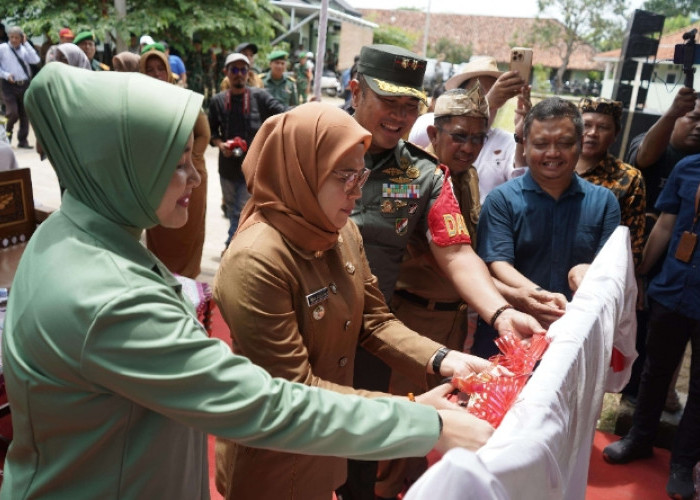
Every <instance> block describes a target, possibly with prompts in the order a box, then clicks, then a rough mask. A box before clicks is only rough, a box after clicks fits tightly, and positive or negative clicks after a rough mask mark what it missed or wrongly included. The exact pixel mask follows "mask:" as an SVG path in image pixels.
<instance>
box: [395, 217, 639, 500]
mask: <svg viewBox="0 0 700 500" xmlns="http://www.w3.org/2000/svg"><path fill="white" fill-rule="evenodd" d="M632 265H633V264H632V253H631V249H630V244H629V229H628V228H626V227H624V226H620V227H618V228H617V229H616V230H615V232H614V233H613V235H612V236H611V237H610V239H609V240H608V242H607V244H606V245H605V247H604V248H603V249H602V250H601V252H600V253H599V255H598V257H597V258H596V260H595V261H594V262H593V264H592V266H591V268H590V269H589V271H588V273H587V274H586V277H585V279H584V281H583V283H582V284H581V287H580V288H579V290H578V292H577V293H576V295H575V296H574V299H573V300H572V302H571V303H570V304H569V307H568V308H567V312H566V314H565V315H564V316H563V317H562V318H560V319H559V320H558V321H557V322H555V323H554V324H553V325H552V326H551V328H550V330H549V332H548V335H549V336H550V338H551V339H552V343H551V345H550V346H549V349H548V350H547V352H546V353H545V355H544V357H543V359H542V361H541V363H540V365H539V367H538V368H537V370H536V371H535V373H534V374H533V376H532V378H531V379H530V381H529V382H528V384H527V385H526V386H525V388H524V389H523V391H522V393H521V394H520V396H519V398H518V400H517V401H516V402H515V404H514V405H513V407H512V408H511V409H510V411H509V412H508V413H507V414H506V416H505V417H504V419H503V421H502V423H501V425H500V426H499V428H498V429H497V430H496V432H495V433H494V434H493V436H492V437H491V439H489V441H488V443H487V444H486V445H485V446H484V447H483V448H481V449H480V450H479V451H478V452H477V453H476V454H473V453H471V452H469V451H466V450H460V452H459V453H456V452H454V453H453V452H450V453H448V454H447V455H445V457H443V459H442V460H441V461H440V462H438V463H437V464H435V465H434V466H433V467H431V468H430V469H429V471H428V472H427V473H426V474H424V475H423V476H422V477H421V478H420V479H419V480H418V481H417V482H416V483H415V484H414V485H413V487H412V488H411V489H410V490H409V491H408V494H407V495H406V497H405V498H406V500H417V499H422V498H440V499H441V500H452V499H454V500H458V499H463V498H471V497H468V496H466V497H465V494H467V493H465V492H471V491H480V492H484V493H482V494H480V495H478V496H475V497H474V498H479V499H501V498H510V499H518V500H543V499H556V500H558V499H567V500H569V499H570V500H574V499H576V500H580V499H583V498H584V497H585V491H586V483H587V476H588V464H589V460H590V454H591V446H592V444H593V434H594V432H595V425H596V421H597V419H598V416H599V414H600V410H601V407H602V403H603V394H604V392H605V390H606V389H607V390H619V389H618V388H620V387H622V385H624V382H626V381H627V379H628V378H629V373H630V369H631V365H632V362H633V361H634V358H635V357H636V352H635V350H634V343H635V335H636V325H635V322H636V319H635V315H634V302H635V301H634V297H635V296H636V283H635V281H634V273H633V272H632ZM613 345H614V346H615V347H616V348H617V349H618V350H619V351H620V352H622V353H623V354H624V355H625V367H624V369H623V370H622V371H621V372H617V373H612V371H611V369H610V367H609V365H610V356H611V352H612V348H613ZM465 469H468V473H465ZM482 469H485V471H484V470H482ZM501 488H502V489H503V490H505V492H506V493H505V495H506V496H505V497H504V496H503V494H502V492H501ZM428 492H429V493H430V496H429V497H428V496H427V495H428Z"/></svg>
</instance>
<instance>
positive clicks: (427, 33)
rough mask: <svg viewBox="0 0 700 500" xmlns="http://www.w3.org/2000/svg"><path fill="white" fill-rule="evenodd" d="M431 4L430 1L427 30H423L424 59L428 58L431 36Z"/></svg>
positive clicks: (426, 15)
mask: <svg viewBox="0 0 700 500" xmlns="http://www.w3.org/2000/svg"><path fill="white" fill-rule="evenodd" d="M430 2H431V0H428V8H427V9H426V11H425V29H424V30H423V57H428V37H429V36H430Z"/></svg>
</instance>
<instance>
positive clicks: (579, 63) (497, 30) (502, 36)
mask: <svg viewBox="0 0 700 500" xmlns="http://www.w3.org/2000/svg"><path fill="white" fill-rule="evenodd" d="M360 12H361V13H362V16H363V18H364V19H366V20H368V21H372V22H375V23H377V24H379V25H380V26H381V25H388V26H397V27H400V28H402V29H404V30H406V31H408V32H411V33H415V34H417V35H418V37H417V41H416V44H415V46H414V47H413V50H414V51H415V52H420V51H421V50H422V46H423V30H424V28H425V13H424V12H421V11H416V10H376V9H361V10H360ZM538 23H552V24H554V25H555V26H559V27H560V28H561V29H562V30H563V29H564V28H563V26H562V25H561V23H559V21H557V20H555V19H539V20H538V19H534V18H521V17H492V16H466V15H459V14H440V13H433V14H431V15H430V37H429V43H430V44H435V43H436V42H437V41H438V40H439V39H440V38H448V39H450V40H453V41H454V42H455V43H459V44H462V45H465V46H466V45H471V47H472V54H473V55H490V56H493V57H495V58H496V60H497V61H498V62H499V63H502V64H503V65H506V64H508V61H509V56H510V48H511V47H514V46H525V47H533V49H534V52H533V64H541V65H543V66H546V67H551V68H556V67H559V66H560V65H561V55H560V53H559V49H558V48H556V47H549V48H544V47H543V46H542V45H541V44H532V43H531V42H530V41H529V40H530V39H531V33H532V32H533V30H537V29H538ZM540 29H541V28H540ZM562 53H563V52H562ZM594 55H595V49H593V47H591V46H590V45H585V44H583V45H580V46H579V47H578V48H577V49H575V50H574V53H573V54H572V55H571V60H570V61H569V65H568V67H569V69H574V70H584V71H588V70H602V69H603V64H602V63H600V62H598V61H595V60H594V59H593V56H594Z"/></svg>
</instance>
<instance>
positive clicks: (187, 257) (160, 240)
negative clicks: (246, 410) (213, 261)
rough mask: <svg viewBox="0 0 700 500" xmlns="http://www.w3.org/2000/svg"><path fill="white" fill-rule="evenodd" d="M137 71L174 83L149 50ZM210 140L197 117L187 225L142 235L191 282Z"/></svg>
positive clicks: (164, 61)
mask: <svg viewBox="0 0 700 500" xmlns="http://www.w3.org/2000/svg"><path fill="white" fill-rule="evenodd" d="M139 69H140V72H141V73H143V74H145V75H148V76H152V77H153V78H157V79H159V80H162V81H164V82H170V83H173V81H174V79H173V74H172V71H171V70H170V65H169V64H168V57H167V56H166V55H165V54H164V53H163V52H160V51H158V50H156V49H152V50H149V51H148V52H146V53H145V54H143V55H142V56H141V60H140V61H139ZM210 136H211V133H210V131H209V121H208V120H207V116H206V115H205V114H204V113H200V114H199V117H198V118H197V121H196V123H195V125H194V146H193V147H192V162H193V163H194V167H195V168H196V169H197V173H199V176H200V177H201V178H202V182H201V184H200V185H199V186H198V187H197V188H195V189H194V190H193V191H192V196H191V198H190V205H189V219H188V220H187V224H185V225H184V226H182V227H180V228H178V229H170V228H166V227H163V226H155V227H153V228H151V229H149V230H148V231H147V232H146V244H147V246H148V249H149V250H150V251H151V252H153V253H154V254H155V255H156V256H157V257H158V258H159V259H160V260H161V262H163V264H165V267H167V268H168V270H169V271H170V272H172V273H175V274H180V275H182V276H186V277H188V278H192V279H195V278H196V277H197V276H198V275H199V273H200V270H201V267H200V266H201V262H202V247H203V246H204V228H205V215H206V212H207V168H206V165H205V163H204V152H205V151H206V149H207V146H208V144H209V139H210ZM154 146H155V145H154Z"/></svg>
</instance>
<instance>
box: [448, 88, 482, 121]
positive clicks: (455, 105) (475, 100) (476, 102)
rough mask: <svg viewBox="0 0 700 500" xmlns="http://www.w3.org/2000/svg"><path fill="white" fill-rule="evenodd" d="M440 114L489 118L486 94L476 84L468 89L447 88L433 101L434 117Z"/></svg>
mask: <svg viewBox="0 0 700 500" xmlns="http://www.w3.org/2000/svg"><path fill="white" fill-rule="evenodd" d="M441 116H471V117H474V118H484V119H485V120H488V119H489V102H488V101H487V100H486V94H484V90H483V89H482V88H481V85H479V84H477V85H474V86H473V87H471V88H470V89H469V90H464V89H452V90H448V91H447V92H445V93H444V94H442V95H441V96H440V97H438V98H437V101H435V118H439V117H441Z"/></svg>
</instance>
